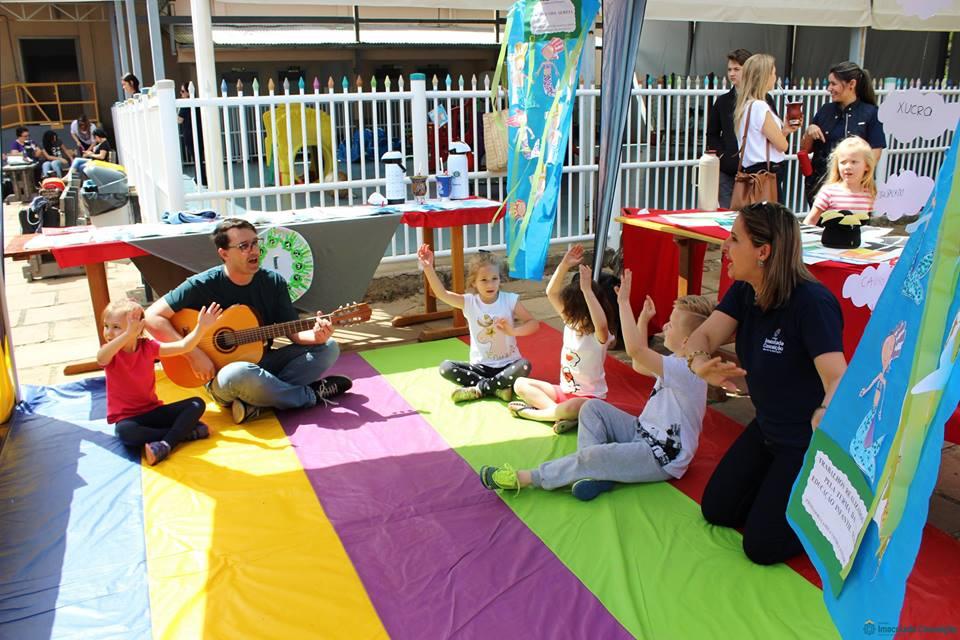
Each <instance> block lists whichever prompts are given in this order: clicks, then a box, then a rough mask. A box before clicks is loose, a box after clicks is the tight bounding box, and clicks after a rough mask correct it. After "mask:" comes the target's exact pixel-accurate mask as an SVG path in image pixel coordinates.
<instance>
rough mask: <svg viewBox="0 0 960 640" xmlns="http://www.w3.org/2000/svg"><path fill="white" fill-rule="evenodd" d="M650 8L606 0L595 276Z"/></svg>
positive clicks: (642, 1) (641, 0)
mask: <svg viewBox="0 0 960 640" xmlns="http://www.w3.org/2000/svg"><path fill="white" fill-rule="evenodd" d="M646 10H647V2H646V0H604V1H603V5H602V14H603V55H602V57H601V70H600V78H601V82H600V160H599V171H598V172H597V176H598V178H597V192H596V200H595V201H594V208H593V210H594V212H595V215H596V220H597V232H596V236H595V237H594V244H593V246H594V249H595V255H594V258H593V277H594V279H597V278H599V276H600V267H601V265H602V264H603V253H604V250H605V249H606V247H607V232H608V230H609V229H610V219H611V218H612V217H613V208H614V206H615V204H616V203H615V202H614V196H615V195H616V186H617V175H618V174H619V172H620V147H621V144H622V140H623V128H624V125H626V117H627V107H628V106H629V104H630V92H631V90H632V89H633V73H634V66H635V65H636V60H637V47H638V46H639V44H640V29H641V28H642V27H643V15H644V13H646Z"/></svg>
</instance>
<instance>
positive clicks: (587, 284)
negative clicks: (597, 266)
mask: <svg viewBox="0 0 960 640" xmlns="http://www.w3.org/2000/svg"><path fill="white" fill-rule="evenodd" d="M580 291H583V293H584V294H587V293H592V292H593V269H591V268H590V267H588V266H587V265H585V264H582V265H580Z"/></svg>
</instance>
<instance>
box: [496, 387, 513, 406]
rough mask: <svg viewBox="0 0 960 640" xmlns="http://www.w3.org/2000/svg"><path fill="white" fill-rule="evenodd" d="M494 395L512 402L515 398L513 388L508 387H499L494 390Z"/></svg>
mask: <svg viewBox="0 0 960 640" xmlns="http://www.w3.org/2000/svg"><path fill="white" fill-rule="evenodd" d="M493 395H495V396H497V397H498V398H500V399H501V400H503V401H504V402H510V401H511V400H513V389H511V388H510V387H507V388H506V389H497V390H496V391H494V392H493Z"/></svg>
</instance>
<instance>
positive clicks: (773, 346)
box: [763, 329, 783, 354]
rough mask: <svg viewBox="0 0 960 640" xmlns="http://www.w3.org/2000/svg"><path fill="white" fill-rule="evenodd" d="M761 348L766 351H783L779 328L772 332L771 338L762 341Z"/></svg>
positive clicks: (778, 352)
mask: <svg viewBox="0 0 960 640" xmlns="http://www.w3.org/2000/svg"><path fill="white" fill-rule="evenodd" d="M763 350H764V351H765V352H767V353H777V354H780V353H783V340H781V339H780V329H777V330H776V331H774V332H773V337H772V338H766V339H765V340H764V341H763Z"/></svg>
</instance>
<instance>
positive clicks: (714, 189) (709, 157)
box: [697, 151, 720, 211]
mask: <svg viewBox="0 0 960 640" xmlns="http://www.w3.org/2000/svg"><path fill="white" fill-rule="evenodd" d="M697 195H698V206H699V208H700V209H701V210H702V211H716V210H717V208H718V207H719V206H720V158H718V157H717V154H716V152H715V151H707V152H706V153H704V154H703V155H702V156H700V164H699V166H698V169H697Z"/></svg>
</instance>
